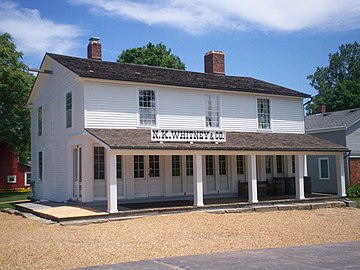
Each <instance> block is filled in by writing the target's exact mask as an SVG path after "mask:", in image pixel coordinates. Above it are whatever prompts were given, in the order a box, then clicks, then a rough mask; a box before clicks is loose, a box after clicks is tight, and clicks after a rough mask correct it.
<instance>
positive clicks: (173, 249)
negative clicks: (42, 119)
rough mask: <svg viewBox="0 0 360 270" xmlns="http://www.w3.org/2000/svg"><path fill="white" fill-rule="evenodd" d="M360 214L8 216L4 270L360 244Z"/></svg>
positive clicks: (2, 239) (0, 229) (2, 235)
mask: <svg viewBox="0 0 360 270" xmlns="http://www.w3.org/2000/svg"><path fill="white" fill-rule="evenodd" d="M359 228H360V209H356V208H326V209H318V210H312V211H309V210H307V211H284V212H282V211H275V212H266V213H256V212H255V213H234V214H209V213H186V214H178V215H166V216H152V217H146V218H140V219H135V220H123V221H112V222H107V223H102V224H90V225H84V226H65V227H64V226H61V225H59V224H54V225H45V224H43V223H40V222H36V221H33V220H30V219H25V218H22V217H19V216H15V215H9V214H5V213H0V250H1V252H0V268H1V269H71V268H76V267H84V266H90V265H97V264H110V263H119V262H129V261H138V260H145V259H153V258H162V257H170V256H183V255H192V254H205V253H213V252H224V251H234V250H244V249H256V248H268V247H284V246H298V245H307V244H320V243H334V242H344V241H360V230H359Z"/></svg>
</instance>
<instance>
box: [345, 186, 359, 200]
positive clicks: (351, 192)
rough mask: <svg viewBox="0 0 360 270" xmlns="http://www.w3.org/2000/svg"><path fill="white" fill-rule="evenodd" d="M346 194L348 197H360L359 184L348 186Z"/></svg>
mask: <svg viewBox="0 0 360 270" xmlns="http://www.w3.org/2000/svg"><path fill="white" fill-rule="evenodd" d="M347 196H348V197H349V198H360V184H356V185H353V186H350V187H349V188H348V190H347Z"/></svg>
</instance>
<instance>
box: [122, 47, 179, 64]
mask: <svg viewBox="0 0 360 270" xmlns="http://www.w3.org/2000/svg"><path fill="white" fill-rule="evenodd" d="M117 61H118V62H122V63H133V64H139V65H148V66H156V67H167V68H175V69H185V64H184V63H183V62H181V60H180V58H179V57H178V56H176V55H174V54H172V53H171V49H167V48H166V45H164V44H162V43H159V44H156V45H154V44H152V43H148V44H147V45H145V46H143V47H138V48H132V49H127V50H124V51H122V53H121V54H120V55H119V57H118V59H117Z"/></svg>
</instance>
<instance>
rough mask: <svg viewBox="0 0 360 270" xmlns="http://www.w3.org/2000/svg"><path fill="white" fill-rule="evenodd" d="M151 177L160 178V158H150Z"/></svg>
mask: <svg viewBox="0 0 360 270" xmlns="http://www.w3.org/2000/svg"><path fill="white" fill-rule="evenodd" d="M149 166H150V168H149V175H150V177H160V160H159V156H149Z"/></svg>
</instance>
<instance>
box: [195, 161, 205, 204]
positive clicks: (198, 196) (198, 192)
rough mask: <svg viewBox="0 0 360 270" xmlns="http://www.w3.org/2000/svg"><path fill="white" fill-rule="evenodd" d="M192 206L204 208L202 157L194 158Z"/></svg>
mask: <svg viewBox="0 0 360 270" xmlns="http://www.w3.org/2000/svg"><path fill="white" fill-rule="evenodd" d="M194 169H195V179H194V206H196V207H201V206H204V194H203V173H202V156H201V155H195V156H194Z"/></svg>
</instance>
